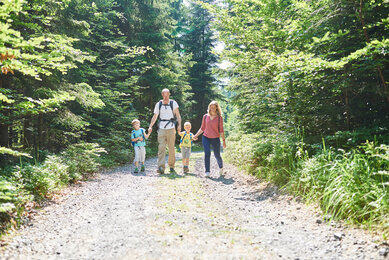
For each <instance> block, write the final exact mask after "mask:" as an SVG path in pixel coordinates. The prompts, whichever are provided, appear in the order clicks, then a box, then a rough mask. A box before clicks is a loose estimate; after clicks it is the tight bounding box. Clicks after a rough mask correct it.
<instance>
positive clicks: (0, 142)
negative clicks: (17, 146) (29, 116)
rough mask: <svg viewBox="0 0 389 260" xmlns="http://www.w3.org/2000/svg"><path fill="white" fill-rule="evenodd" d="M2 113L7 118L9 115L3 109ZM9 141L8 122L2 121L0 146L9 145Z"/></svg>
mask: <svg viewBox="0 0 389 260" xmlns="http://www.w3.org/2000/svg"><path fill="white" fill-rule="evenodd" d="M0 88H3V79H2V77H1V76H0ZM1 114H3V116H4V117H5V118H6V117H7V116H8V111H1ZM8 141H9V140H8V124H7V122H4V121H0V146H3V147H9V143H8Z"/></svg>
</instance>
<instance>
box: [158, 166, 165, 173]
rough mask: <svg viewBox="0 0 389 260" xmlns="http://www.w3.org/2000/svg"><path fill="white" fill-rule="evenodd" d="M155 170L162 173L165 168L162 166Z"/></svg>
mask: <svg viewBox="0 0 389 260" xmlns="http://www.w3.org/2000/svg"><path fill="white" fill-rule="evenodd" d="M157 172H158V173H159V174H163V173H164V172H165V169H164V168H162V167H159V168H158V170H157Z"/></svg>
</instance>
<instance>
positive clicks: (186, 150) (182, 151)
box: [181, 147, 191, 159]
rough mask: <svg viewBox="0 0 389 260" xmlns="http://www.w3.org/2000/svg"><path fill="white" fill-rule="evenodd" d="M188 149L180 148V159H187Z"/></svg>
mask: <svg viewBox="0 0 389 260" xmlns="http://www.w3.org/2000/svg"><path fill="white" fill-rule="evenodd" d="M190 150H191V148H190V147H181V153H182V159H186V158H189V156H190Z"/></svg>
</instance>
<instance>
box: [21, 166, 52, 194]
mask: <svg viewBox="0 0 389 260" xmlns="http://www.w3.org/2000/svg"><path fill="white" fill-rule="evenodd" d="M14 180H15V181H16V182H18V183H20V184H21V185H22V187H23V188H24V189H25V190H27V191H28V192H29V193H31V194H33V195H34V197H35V199H37V200H40V199H42V198H45V197H46V195H47V194H48V193H50V192H51V191H53V190H55V188H56V182H57V180H56V179H55V176H54V175H52V174H51V173H50V171H45V170H43V169H42V167H41V166H38V165H26V166H24V167H23V168H21V167H19V166H17V167H16V172H15V175H14Z"/></svg>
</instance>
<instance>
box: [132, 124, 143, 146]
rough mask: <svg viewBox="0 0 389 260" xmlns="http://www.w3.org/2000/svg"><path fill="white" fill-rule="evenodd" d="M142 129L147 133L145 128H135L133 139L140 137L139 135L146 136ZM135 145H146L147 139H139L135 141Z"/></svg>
mask: <svg viewBox="0 0 389 260" xmlns="http://www.w3.org/2000/svg"><path fill="white" fill-rule="evenodd" d="M142 131H143V133H145V130H144V129H143V128H139V129H138V130H133V131H132V134H131V139H134V138H138V137H143V138H144V136H143V135H142ZM135 146H146V141H145V140H144V139H143V141H139V140H138V141H136V142H135V143H134V147H135Z"/></svg>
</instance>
